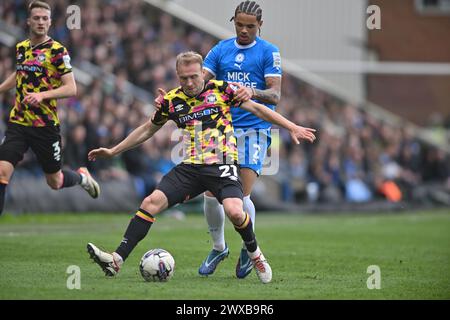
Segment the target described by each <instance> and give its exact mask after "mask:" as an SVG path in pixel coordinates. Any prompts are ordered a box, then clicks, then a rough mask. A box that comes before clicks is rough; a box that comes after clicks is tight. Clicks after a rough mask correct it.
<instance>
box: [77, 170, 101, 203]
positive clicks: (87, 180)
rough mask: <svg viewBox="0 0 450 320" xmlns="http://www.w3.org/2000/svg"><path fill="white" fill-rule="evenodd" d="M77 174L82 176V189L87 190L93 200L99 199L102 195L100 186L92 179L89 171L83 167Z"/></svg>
mask: <svg viewBox="0 0 450 320" xmlns="http://www.w3.org/2000/svg"><path fill="white" fill-rule="evenodd" d="M77 172H78V173H79V174H81V175H82V180H81V184H80V185H81V187H82V188H83V189H84V190H86V191H87V193H89V195H90V196H91V197H92V198H94V199H95V198H98V196H99V195H100V186H99V185H98V183H97V181H95V180H94V178H92V176H91V174H90V173H89V170H88V169H87V168H86V167H81V168H79V169H78V170H77Z"/></svg>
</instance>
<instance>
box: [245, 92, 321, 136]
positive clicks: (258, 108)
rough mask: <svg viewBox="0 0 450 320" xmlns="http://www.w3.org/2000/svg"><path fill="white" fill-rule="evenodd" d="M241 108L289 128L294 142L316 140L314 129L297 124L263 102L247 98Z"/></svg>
mask: <svg viewBox="0 0 450 320" xmlns="http://www.w3.org/2000/svg"><path fill="white" fill-rule="evenodd" d="M241 108H242V109H244V110H246V111H249V112H251V113H253V114H254V115H255V116H257V117H258V118H261V119H263V120H265V121H268V122H270V123H273V124H276V125H278V126H280V127H283V128H285V129H287V130H289V133H290V134H291V138H292V140H293V141H294V142H295V143H296V144H299V143H300V141H299V139H304V140H307V141H309V142H311V143H313V142H314V140H316V136H315V135H314V132H316V130H315V129H311V128H305V127H301V126H298V125H296V124H295V123H293V122H292V121H289V120H288V119H286V118H285V117H283V116H282V115H281V114H279V113H277V112H275V111H273V110H271V109H269V108H268V107H266V106H265V105H263V104H259V103H256V102H254V101H252V100H248V101H245V102H244V103H242V104H241Z"/></svg>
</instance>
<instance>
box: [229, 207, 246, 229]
mask: <svg viewBox="0 0 450 320" xmlns="http://www.w3.org/2000/svg"><path fill="white" fill-rule="evenodd" d="M227 216H228V218H230V220H231V222H232V223H233V224H235V225H239V224H241V223H242V222H243V220H244V217H245V214H244V211H243V210H242V207H241V206H232V207H230V208H228V211H227Z"/></svg>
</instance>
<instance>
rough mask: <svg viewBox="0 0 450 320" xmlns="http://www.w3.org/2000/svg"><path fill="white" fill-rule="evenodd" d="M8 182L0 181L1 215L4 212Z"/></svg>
mask: <svg viewBox="0 0 450 320" xmlns="http://www.w3.org/2000/svg"><path fill="white" fill-rule="evenodd" d="M6 186H7V184H4V183H1V182H0V215H1V214H2V212H3V206H4V205H5V192H6Z"/></svg>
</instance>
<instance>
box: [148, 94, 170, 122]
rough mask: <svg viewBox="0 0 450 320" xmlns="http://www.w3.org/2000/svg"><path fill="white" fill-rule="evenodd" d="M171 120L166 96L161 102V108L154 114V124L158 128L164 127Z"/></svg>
mask: <svg viewBox="0 0 450 320" xmlns="http://www.w3.org/2000/svg"><path fill="white" fill-rule="evenodd" d="M168 120H169V100H167V99H166V96H164V98H163V99H162V101H161V108H160V109H159V110H158V111H156V112H155V113H154V114H153V118H152V122H153V123H154V124H156V125H157V126H162V125H163V124H165V123H166V122H167V121H168Z"/></svg>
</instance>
